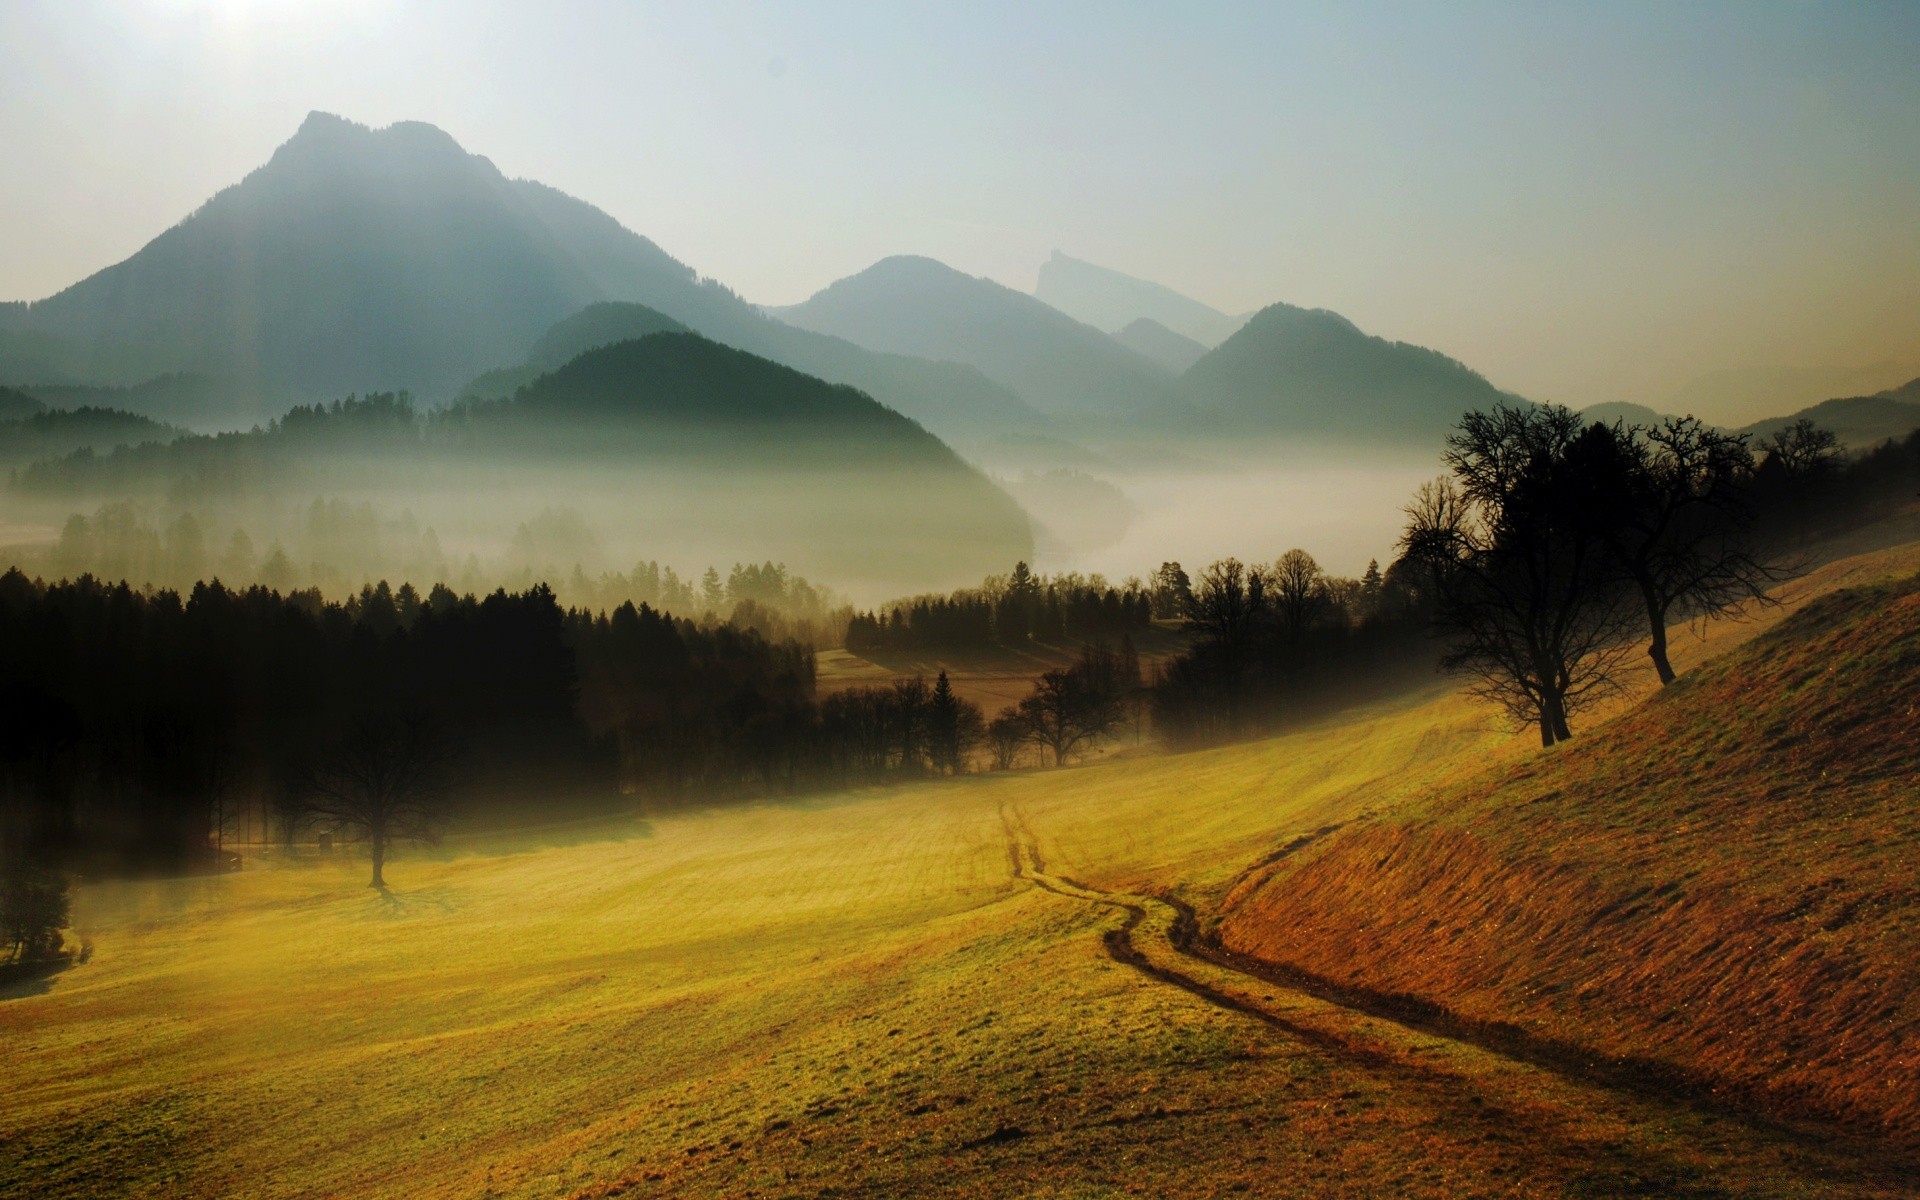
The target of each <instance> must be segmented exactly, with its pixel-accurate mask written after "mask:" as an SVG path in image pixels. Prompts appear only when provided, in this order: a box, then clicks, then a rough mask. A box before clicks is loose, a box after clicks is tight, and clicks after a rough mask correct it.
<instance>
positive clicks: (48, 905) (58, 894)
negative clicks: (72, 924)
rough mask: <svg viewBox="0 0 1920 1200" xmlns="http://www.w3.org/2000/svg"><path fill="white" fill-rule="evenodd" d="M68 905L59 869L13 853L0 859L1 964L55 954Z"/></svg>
mask: <svg viewBox="0 0 1920 1200" xmlns="http://www.w3.org/2000/svg"><path fill="white" fill-rule="evenodd" d="M70 907H71V906H70V904H69V901H68V896H67V877H66V876H65V875H64V874H62V873H61V872H59V871H56V870H54V869H53V868H51V867H48V866H46V865H44V864H41V863H36V862H32V861H30V860H28V859H26V858H24V857H17V856H14V855H8V856H7V860H6V861H0V965H5V964H10V963H16V962H38V961H42V960H45V959H50V958H54V957H56V956H57V955H58V954H59V953H60V946H61V943H62V942H63V941H64V938H63V937H62V935H61V930H63V929H65V928H66V927H67V923H68V921H69V919H70V918H69V912H70Z"/></svg>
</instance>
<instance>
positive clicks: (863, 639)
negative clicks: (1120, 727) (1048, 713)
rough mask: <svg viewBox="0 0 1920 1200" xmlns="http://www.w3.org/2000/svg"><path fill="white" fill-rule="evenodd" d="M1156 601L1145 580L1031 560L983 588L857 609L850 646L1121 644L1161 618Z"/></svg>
mask: <svg viewBox="0 0 1920 1200" xmlns="http://www.w3.org/2000/svg"><path fill="white" fill-rule="evenodd" d="M1153 616H1154V612H1153V600H1152V597H1151V596H1150V595H1149V593H1148V591H1147V589H1146V588H1145V586H1144V585H1142V584H1141V582H1140V581H1139V580H1137V579H1129V580H1127V581H1126V582H1125V583H1124V584H1121V585H1120V586H1118V587H1116V586H1113V585H1111V584H1109V583H1107V581H1106V580H1105V579H1103V578H1101V577H1100V576H1098V575H1093V576H1082V575H1078V574H1062V575H1055V576H1052V577H1048V576H1043V575H1035V574H1034V573H1033V571H1032V569H1031V568H1029V567H1028V566H1027V564H1026V563H1024V562H1022V563H1016V564H1015V565H1014V568H1013V570H1012V571H1011V572H1009V573H1008V574H1006V575H997V576H993V577H990V578H988V579H987V580H985V581H984V582H983V583H982V584H981V585H980V586H979V587H977V588H962V589H960V590H958V591H955V592H952V593H949V594H947V595H943V596H915V597H912V598H909V599H904V600H896V601H894V602H892V603H891V604H884V605H881V606H880V607H879V608H877V609H874V610H871V611H868V612H864V613H854V614H852V616H851V617H850V618H849V620H848V622H847V629H846V635H845V637H846V646H847V649H848V650H850V651H852V652H853V653H855V654H860V655H869V656H871V655H875V654H880V655H912V654H933V655H940V654H960V655H967V654H980V653H986V652H991V651H994V650H1007V649H1017V648H1019V647H1022V646H1026V645H1031V644H1036V643H1037V644H1040V645H1049V646H1060V645H1066V644H1070V643H1077V642H1107V643H1117V642H1119V641H1120V640H1122V639H1126V638H1132V637H1137V636H1138V635H1139V634H1140V633H1142V632H1143V631H1145V630H1147V629H1149V628H1151V627H1152V625H1153Z"/></svg>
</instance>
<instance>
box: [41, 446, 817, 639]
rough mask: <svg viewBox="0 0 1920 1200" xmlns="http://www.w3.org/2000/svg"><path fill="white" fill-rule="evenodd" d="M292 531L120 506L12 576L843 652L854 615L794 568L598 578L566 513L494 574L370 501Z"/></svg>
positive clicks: (305, 521) (335, 508) (653, 565)
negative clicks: (594, 616)
mask: <svg viewBox="0 0 1920 1200" xmlns="http://www.w3.org/2000/svg"><path fill="white" fill-rule="evenodd" d="M296 411H299V410H296ZM295 534H296V536H294V537H293V538H291V539H290V542H289V543H288V544H290V545H292V546H293V547H295V548H296V550H297V554H296V553H294V552H290V551H289V549H288V544H283V543H282V542H281V541H280V540H278V539H274V540H271V541H269V542H268V543H267V544H266V545H265V546H264V547H262V546H260V545H259V544H258V542H257V541H256V539H255V538H253V537H252V536H250V535H249V534H248V533H247V531H246V530H245V529H244V528H240V527H237V526H236V527H232V528H231V529H229V530H227V531H225V532H224V535H222V534H221V533H217V532H216V525H215V521H214V519H213V518H211V517H209V516H206V515H204V514H199V513H196V512H194V511H192V510H185V511H180V512H176V513H174V514H173V515H171V516H170V517H166V518H164V519H163V518H159V517H152V516H149V515H147V514H146V513H144V512H143V511H142V509H141V507H140V506H138V505H136V504H135V503H134V502H132V501H127V500H121V501H115V502H112V503H108V504H103V505H101V506H100V507H99V508H97V509H95V510H94V511H93V512H92V513H90V514H83V513H74V514H72V515H71V516H69V517H68V518H67V520H66V522H65V523H64V524H63V526H62V527H61V531H60V535H59V537H58V538H57V539H56V540H55V541H54V543H53V544H52V545H51V546H48V547H45V548H44V549H37V548H32V547H12V548H10V549H9V551H8V554H9V556H10V557H11V559H12V560H13V561H12V562H11V563H10V564H9V565H11V566H15V567H19V568H21V569H22V570H23V571H26V572H28V573H36V574H42V575H45V576H48V577H52V578H64V579H78V578H80V577H81V576H83V575H92V576H94V577H96V578H100V579H115V580H126V581H129V582H132V583H134V584H136V585H150V586H152V587H156V588H172V589H175V590H178V591H190V590H191V589H192V588H193V586H194V584H195V583H197V582H199V581H202V580H211V579H218V580H220V581H221V582H222V583H224V584H225V585H226V586H227V587H228V588H230V589H239V590H244V589H245V588H247V587H249V586H251V585H254V584H259V585H262V586H264V587H266V588H268V589H270V590H272V591H277V592H282V593H290V592H294V591H298V590H302V589H305V588H318V589H319V590H320V591H322V592H323V593H326V594H329V595H333V596H341V595H351V594H352V593H353V592H354V591H356V590H358V589H359V588H360V587H362V586H363V585H364V584H365V583H366V581H367V577H366V575H365V574H363V573H360V572H359V571H357V570H356V569H355V568H357V567H375V568H378V569H379V570H381V571H383V572H385V573H386V574H387V575H388V576H389V577H391V578H398V579H403V580H406V579H417V580H439V581H442V582H444V583H445V585H446V586H447V587H449V588H451V589H452V590H454V591H456V592H461V593H467V592H472V593H475V594H481V595H484V594H486V593H487V592H489V591H492V590H494V589H497V588H505V589H507V590H509V591H524V590H527V589H529V588H532V587H534V586H536V585H537V584H542V583H544V584H546V585H548V586H550V587H551V588H552V589H553V590H554V593H555V594H556V595H557V596H558V597H559V598H560V600H561V602H562V603H563V604H565V605H568V606H571V607H578V608H586V609H592V610H597V611H600V610H604V611H611V610H613V609H615V608H617V607H619V606H620V605H622V604H634V605H649V606H651V607H653V608H657V609H665V610H667V611H670V612H675V613H681V614H685V615H700V616H704V617H705V618H706V619H708V620H709V621H711V622H725V623H728V624H732V625H735V626H737V627H739V628H745V629H753V630H756V631H757V632H759V633H761V634H763V635H765V636H767V637H770V638H774V639H776V640H778V639H784V638H791V639H794V640H797V641H803V642H810V643H812V644H814V645H816V646H822V647H829V646H838V645H841V644H842V642H843V640H844V638H845V636H846V625H847V621H848V620H849V618H850V617H851V615H852V611H853V610H852V607H851V605H849V604H848V603H847V602H846V601H845V600H843V599H842V598H841V597H839V596H838V595H836V594H835V593H834V592H833V591H832V590H831V589H829V588H826V587H824V586H821V585H819V584H816V583H813V582H811V581H810V580H808V579H805V578H803V577H802V576H799V575H796V574H794V573H793V572H792V571H790V570H788V568H787V566H786V564H784V563H774V562H764V563H757V564H756V563H735V564H733V566H732V568H731V569H730V570H729V571H728V572H727V573H726V574H725V575H722V574H721V573H720V571H719V570H718V568H716V567H712V566H709V567H708V568H707V569H706V570H705V572H704V573H701V574H699V575H694V574H687V575H684V576H683V575H681V574H680V573H679V572H677V571H676V570H675V569H674V568H673V567H672V566H668V565H663V564H661V563H659V562H657V561H653V560H645V561H641V562H639V563H636V564H635V565H634V566H633V567H632V568H630V569H629V570H626V571H604V570H602V571H589V570H588V569H587V568H586V567H585V566H583V565H582V564H581V562H580V561H578V559H579V558H580V557H598V554H599V551H598V544H597V542H596V541H595V539H594V538H593V536H592V534H591V532H590V531H589V530H587V529H586V526H585V523H584V522H583V521H582V520H581V518H580V517H579V516H578V514H576V513H573V512H571V511H570V510H566V509H547V510H544V511H542V512H541V513H539V514H537V515H536V516H534V517H533V518H531V519H530V520H528V521H525V522H522V523H521V524H520V525H519V526H518V528H517V529H516V530H515V532H514V535H513V537H512V539H511V540H510V543H509V546H508V550H507V552H506V554H505V556H504V557H503V558H501V559H500V560H497V561H494V562H491V563H489V564H482V563H481V561H480V560H479V558H478V557H477V556H474V555H471V554H469V555H466V556H465V557H464V558H462V557H456V556H454V555H451V554H448V553H446V552H445V551H444V550H443V549H442V547H441V544H440V539H439V537H438V535H436V534H435V532H434V530H433V529H432V528H431V527H428V526H422V525H421V524H420V522H419V521H418V520H417V519H415V517H414V515H413V514H412V513H411V512H405V511H403V512H401V513H400V514H399V515H398V516H384V515H382V514H380V513H379V512H378V511H376V510H375V509H374V507H373V505H372V504H370V503H368V502H366V501H360V502H357V503H356V502H352V501H348V500H345V499H341V498H339V497H322V498H316V499H315V500H314V501H313V502H312V503H311V504H309V505H308V506H307V507H306V509H305V510H304V513H303V514H302V516H301V517H300V519H299V521H298V525H297V530H296V531H295ZM535 564H539V565H535Z"/></svg>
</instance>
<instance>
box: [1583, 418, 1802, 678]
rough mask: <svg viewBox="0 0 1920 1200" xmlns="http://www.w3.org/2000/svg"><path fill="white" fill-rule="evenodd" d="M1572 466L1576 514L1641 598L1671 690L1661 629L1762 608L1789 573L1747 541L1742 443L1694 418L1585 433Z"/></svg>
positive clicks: (1747, 466)
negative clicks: (1676, 621) (1683, 620)
mask: <svg viewBox="0 0 1920 1200" xmlns="http://www.w3.org/2000/svg"><path fill="white" fill-rule="evenodd" d="M1572 457H1573V461H1572V462H1571V463H1570V464H1569V469H1570V471H1571V472H1572V476H1573V478H1574V480H1575V481H1576V482H1575V486H1576V487H1577V488H1579V489H1580V490H1581V491H1583V492H1584V495H1582V496H1581V497H1580V498H1579V500H1578V503H1579V506H1580V509H1581V511H1582V512H1583V513H1584V514H1585V515H1586V518H1587V519H1588V520H1589V521H1590V522H1592V524H1593V525H1594V527H1595V528H1596V529H1597V530H1598V531H1599V533H1600V535H1601V537H1602V538H1603V539H1604V540H1605V541H1606V543H1607V546H1608V548H1609V550H1610V551H1611V553H1612V556H1613V559H1614V562H1615V564H1616V565H1617V566H1618V568H1619V570H1620V572H1621V573H1622V574H1623V575H1625V576H1626V577H1627V578H1628V579H1629V580H1631V581H1632V583H1633V586H1634V589H1635V590H1636V591H1637V592H1638V593H1639V595H1640V600H1641V606H1642V607H1643V608H1644V610H1645V612H1646V619H1647V626H1648V632H1649V641H1648V645H1647V656H1648V657H1649V658H1651V659H1652V660H1653V666H1654V670H1655V672H1656V673H1657V674H1658V675H1659V677H1660V682H1661V683H1662V684H1669V683H1672V682H1673V681H1674V678H1675V676H1674V672H1673V665H1672V663H1671V662H1670V661H1669V660H1668V656H1667V625H1668V623H1669V622H1670V621H1671V620H1672V619H1673V618H1674V617H1675V616H1679V615H1684V616H1686V617H1692V618H1696V619H1699V620H1702V621H1705V620H1709V619H1712V618H1714V617H1718V616H1721V615H1723V614H1725V613H1727V612H1729V611H1731V610H1733V609H1735V608H1736V607H1738V606H1739V605H1741V604H1743V603H1746V602H1749V601H1758V602H1760V603H1766V602H1767V601H1768V589H1769V588H1771V587H1772V586H1773V585H1774V584H1776V583H1778V582H1780V581H1781V580H1782V579H1784V578H1786V577H1787V575H1788V573H1789V572H1788V571H1787V570H1786V569H1784V568H1781V567H1778V566H1775V565H1772V564H1770V563H1768V562H1766V561H1765V560H1763V559H1762V558H1761V557H1760V555H1759V554H1758V552H1757V551H1756V550H1755V548H1754V546H1753V544H1752V542H1751V540H1750V538H1749V530H1750V527H1751V524H1752V514H1751V512H1750V511H1749V509H1748V507H1747V503H1746V499H1745V492H1746V487H1747V485H1748V482H1749V480H1750V479H1751V478H1752V475H1753V470H1754V463H1753V454H1752V452H1751V451H1750V450H1749V449H1748V448H1747V439H1746V437H1745V435H1743V434H1730V433H1723V432H1721V431H1720V430H1717V429H1714V428H1712V427H1710V426H1708V425H1705V424H1703V423H1701V422H1700V421H1699V420H1697V419H1695V418H1693V417H1670V418H1668V419H1667V420H1666V421H1664V422H1663V423H1662V424H1660V425H1657V426H1653V427H1651V428H1645V427H1640V426H1624V425H1620V424H1615V425H1612V426H1605V425H1592V426H1589V427H1588V428H1587V430H1586V431H1585V433H1583V434H1582V435H1581V436H1580V438H1579V439H1578V440H1577V442H1576V444H1575V447H1574V454H1573V456H1572Z"/></svg>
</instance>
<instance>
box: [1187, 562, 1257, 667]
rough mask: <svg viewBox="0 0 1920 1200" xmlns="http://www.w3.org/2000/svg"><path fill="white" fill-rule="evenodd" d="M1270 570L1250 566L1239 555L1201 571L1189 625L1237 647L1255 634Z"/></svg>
mask: <svg viewBox="0 0 1920 1200" xmlns="http://www.w3.org/2000/svg"><path fill="white" fill-rule="evenodd" d="M1266 594H1267V577H1266V572H1264V571H1262V570H1261V569H1260V568H1258V567H1255V568H1254V569H1252V570H1248V569H1247V567H1246V565H1245V564H1244V563H1242V562H1241V561H1240V560H1239V559H1237V558H1223V559H1221V560H1220V561H1219V562H1216V563H1214V564H1213V565H1212V566H1210V567H1208V568H1207V569H1206V570H1204V571H1202V572H1201V573H1200V583H1199V586H1197V587H1195V588H1194V589H1193V601H1192V603H1191V604H1190V605H1189V607H1188V610H1187V628H1188V629H1191V630H1193V631H1194V632H1196V633H1199V634H1201V635H1202V636H1204V637H1206V638H1208V639H1210V640H1212V641H1215V642H1218V643H1220V644H1221V645H1222V646H1226V647H1229V648H1233V649H1238V648H1239V647H1240V646H1242V645H1243V644H1244V643H1245V642H1246V641H1247V640H1248V639H1249V638H1251V637H1252V636H1253V630H1254V625H1255V623H1256V622H1257V621H1258V620H1259V618H1260V616H1261V614H1262V613H1263V612H1264V611H1265V610H1266Z"/></svg>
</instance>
